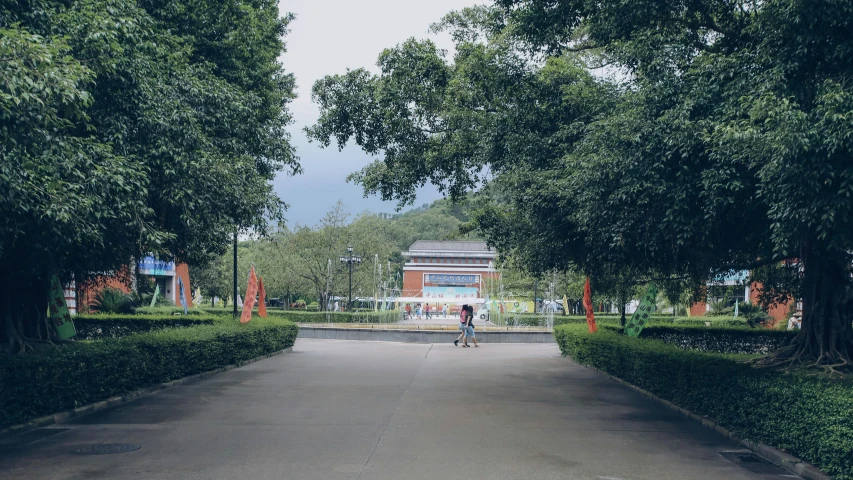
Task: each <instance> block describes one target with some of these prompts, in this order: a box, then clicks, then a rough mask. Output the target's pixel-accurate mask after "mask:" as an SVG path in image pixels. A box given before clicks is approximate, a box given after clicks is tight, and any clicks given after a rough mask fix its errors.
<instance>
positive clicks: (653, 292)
mask: <svg viewBox="0 0 853 480" xmlns="http://www.w3.org/2000/svg"><path fill="white" fill-rule="evenodd" d="M657 298H658V288H657V287H656V286H655V284H654V283H652V284H651V285H649V288H648V290H646V293H645V295H643V298H642V299H641V300H640V306H639V307H637V310H636V311H635V312H634V314H633V315H631V320H630V321H629V322H628V324H627V325H625V334H626V335H628V336H629V337H639V336H640V332H642V331H643V327H645V326H646V322H647V321H648V320H649V318H650V317H651V315H652V313H654V311H655V308H656V307H657V302H656V300H657Z"/></svg>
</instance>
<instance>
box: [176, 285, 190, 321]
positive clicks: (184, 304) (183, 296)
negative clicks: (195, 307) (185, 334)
mask: <svg viewBox="0 0 853 480" xmlns="http://www.w3.org/2000/svg"><path fill="white" fill-rule="evenodd" d="M178 292H179V293H180V299H181V306H182V307H184V315H186V314H187V313H189V312H187V294H186V291H185V289H184V281H183V280H182V279H181V277H180V275H179V276H178Z"/></svg>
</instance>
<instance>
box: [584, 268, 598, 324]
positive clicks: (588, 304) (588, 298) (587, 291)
mask: <svg viewBox="0 0 853 480" xmlns="http://www.w3.org/2000/svg"><path fill="white" fill-rule="evenodd" d="M583 308H584V309H586V324H587V326H588V327H589V333H595V332H596V330H598V327H596V326H595V314H594V313H592V287H590V285H589V277H587V278H586V284H584V286H583Z"/></svg>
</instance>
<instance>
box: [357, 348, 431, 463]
mask: <svg viewBox="0 0 853 480" xmlns="http://www.w3.org/2000/svg"><path fill="white" fill-rule="evenodd" d="M429 350H432V344H430V346H429ZM429 350H427V355H429ZM424 359H426V355H424ZM425 363H426V362H421V364H420V365H419V366H418V369H417V370H415V374H414V375H412V379H411V380H410V381H409V384H408V385H406V390H405V391H404V392H403V394H402V395H400V401H399V402H397V406H395V407H394V412H393V413H392V414H391V416H390V417H388V422H387V423H385V427H384V428H382V433H380V434H379V438H377V439H376V444H375V445H373V449H372V450H371V451H370V454H369V455H368V456H367V460H365V461H364V465H362V466H361V470H360V471H359V472H358V476H357V477H355V480H361V475H362V474H363V473H364V469H365V468H367V464H368V463H370V459H371V458H373V454H374V453H376V449H377V448H379V444H380V443H382V437H384V436H385V432H387V431H388V425H391V419H393V418H394V415H396V414H397V410H399V409H400V404H402V403H403V399H404V398H406V394H407V393H409V389H410V388H411V387H412V384H413V383H415V378H417V376H418V373H420V371H421V368H422V367H423V366H424V364H425Z"/></svg>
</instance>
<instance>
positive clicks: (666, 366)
mask: <svg viewBox="0 0 853 480" xmlns="http://www.w3.org/2000/svg"><path fill="white" fill-rule="evenodd" d="M554 336H555V337H556V339H557V343H558V344H559V346H560V350H561V351H562V353H563V354H564V355H567V356H570V357H572V358H573V359H575V360H576V361H577V362H579V363H581V364H584V365H590V366H592V367H595V368H597V369H599V370H602V371H604V372H607V373H609V374H611V375H614V376H616V377H619V378H621V379H623V380H625V381H626V382H629V383H631V384H633V385H636V386H638V387H640V388H643V389H645V390H647V391H649V392H651V393H653V394H655V395H657V396H658V397H661V398H663V399H666V400H669V401H671V402H673V403H675V404H676V405H679V406H681V407H683V408H686V409H688V410H690V411H692V412H694V413H696V414H698V415H704V416H707V417H709V418H712V419H714V420H715V421H716V422H718V423H719V424H720V425H722V426H724V427H725V428H727V429H729V430H731V431H733V432H735V433H736V434H737V435H738V436H740V437H741V438H745V439H749V440H752V441H755V442H763V443H766V444H769V445H773V446H776V447H778V448H781V449H783V450H786V451H789V452H791V454H793V455H796V456H798V457H800V458H802V459H804V460H806V461H808V462H811V463H813V464H815V465H817V466H818V467H819V468H821V469H822V470H823V471H824V472H826V473H829V474H830V475H833V476H834V478H835V479H836V480H853V381H851V380H850V379H846V380H838V381H834V380H830V379H827V378H823V377H814V376H805V375H799V374H791V373H783V372H779V371H775V370H768V369H757V368H753V367H752V366H750V365H747V364H744V363H741V362H737V361H734V360H731V359H729V358H726V357H723V356H721V355H717V354H708V353H700V352H691V351H685V350H681V349H679V348H677V347H675V346H672V345H667V344H665V343H663V342H660V341H655V340H643V339H637V338H629V337H626V336H624V335H618V334H617V333H615V332H613V331H608V330H607V329H602V330H600V331H599V332H598V333H596V334H589V333H587V332H586V330H585V329H584V328H583V327H580V326H570V325H566V326H561V327H558V328H557V329H555V331H554Z"/></svg>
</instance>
